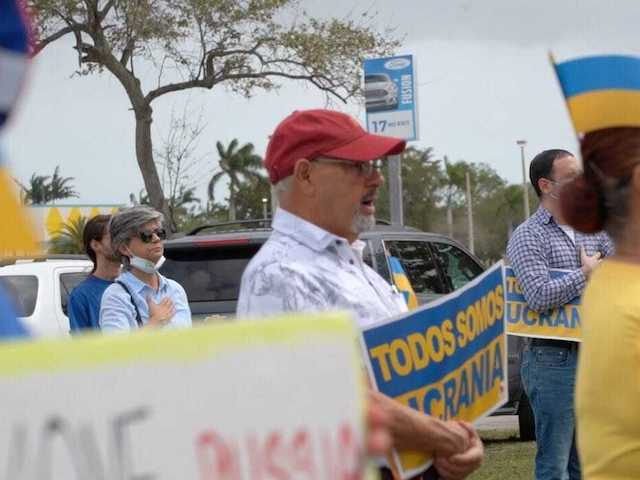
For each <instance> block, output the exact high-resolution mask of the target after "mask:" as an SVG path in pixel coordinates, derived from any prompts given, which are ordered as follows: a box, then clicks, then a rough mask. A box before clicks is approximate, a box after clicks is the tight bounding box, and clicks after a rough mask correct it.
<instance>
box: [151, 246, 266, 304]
mask: <svg viewBox="0 0 640 480" xmlns="http://www.w3.org/2000/svg"><path fill="white" fill-rule="evenodd" d="M259 248H260V246H259V245H246V246H241V247H226V248H211V249H207V248H198V249H190V248H185V249H180V250H174V251H167V252H165V255H166V257H167V261H166V262H165V263H164V265H163V266H162V268H161V272H162V274H163V275H165V276H166V277H168V278H171V279H173V280H175V281H176V282H178V283H179V284H180V285H182V287H183V288H184V289H185V291H186V292H187V298H188V299H189V302H215V301H228V300H237V299H238V293H239V291H240V280H241V278H242V273H243V272H244V269H245V268H246V267H247V264H248V263H249V261H250V260H251V258H253V256H254V255H255V254H256V252H257V251H258V249H259Z"/></svg>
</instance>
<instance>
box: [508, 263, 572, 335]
mask: <svg viewBox="0 0 640 480" xmlns="http://www.w3.org/2000/svg"><path fill="white" fill-rule="evenodd" d="M549 272H550V275H551V278H552V279H553V278H559V277H561V276H563V275H566V274H567V273H569V271H568V270H558V269H552V270H549ZM504 276H505V280H506V295H505V299H506V319H507V333H508V334H509V335H521V336H524V337H536V338H557V339H561V340H573V341H576V342H579V341H580V340H581V338H582V334H581V332H580V328H581V327H580V297H576V298H574V299H573V300H571V301H570V302H569V303H566V304H565V305H563V306H562V307H559V308H554V309H553V310H549V311H548V312H544V313H539V312H536V311H533V310H531V309H529V306H528V305H527V301H526V300H525V298H524V295H523V293H522V290H521V288H520V285H519V284H518V279H517V278H516V275H515V272H514V271H513V269H512V268H511V267H505V275H504Z"/></svg>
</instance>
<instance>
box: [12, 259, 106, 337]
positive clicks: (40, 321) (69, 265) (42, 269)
mask: <svg viewBox="0 0 640 480" xmlns="http://www.w3.org/2000/svg"><path fill="white" fill-rule="evenodd" d="M92 266H93V264H92V263H91V261H89V260H88V259H87V257H85V256H84V255H51V256H48V257H42V258H39V257H38V258H20V259H10V260H2V261H0V285H1V286H2V288H4V289H5V290H6V292H7V293H8V294H9V295H10V296H11V297H12V298H13V299H14V300H15V301H16V303H17V305H16V306H17V308H18V314H19V315H20V316H21V317H20V318H21V320H22V321H23V322H24V325H25V326H26V327H27V328H28V329H29V331H30V332H31V333H32V334H33V335H34V336H47V337H64V336H68V335H69V317H68V316H67V303H68V300H69V294H70V293H71V290H73V288H74V287H75V286H76V285H78V284H79V283H80V282H82V281H83V280H84V279H85V278H87V276H88V275H89V273H90V272H91V268H92Z"/></svg>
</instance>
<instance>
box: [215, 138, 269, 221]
mask: <svg viewBox="0 0 640 480" xmlns="http://www.w3.org/2000/svg"><path fill="white" fill-rule="evenodd" d="M216 148H217V149H218V155H219V157H220V159H219V160H218V165H219V167H220V171H219V172H217V173H215V174H214V175H213V177H211V180H210V181H209V186H208V189H207V190H208V194H209V199H210V200H212V201H213V199H214V191H215V187H216V185H217V184H218V183H219V182H220V180H221V179H222V178H223V177H225V176H227V177H228V178H229V220H230V221H233V220H235V219H236V193H237V192H238V189H239V188H240V186H241V185H242V183H243V181H246V180H249V179H252V178H254V179H262V178H264V177H263V176H262V175H261V173H260V169H261V168H262V158H261V157H260V155H257V154H256V153H254V146H253V144H252V143H245V144H244V145H243V146H241V147H240V148H238V140H237V139H235V138H234V139H233V140H232V141H231V143H229V146H228V147H227V148H226V149H225V148H224V146H223V145H222V143H220V142H216Z"/></svg>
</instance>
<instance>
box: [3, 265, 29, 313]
mask: <svg viewBox="0 0 640 480" xmlns="http://www.w3.org/2000/svg"><path fill="white" fill-rule="evenodd" d="M0 286H2V288H4V289H5V291H6V292H7V293H8V294H9V295H10V296H11V298H12V299H14V301H15V304H16V308H17V310H18V315H19V316H21V317H30V316H31V315H33V311H34V310H35V308H36V300H37V299H38V277H36V276H35V275H3V276H0Z"/></svg>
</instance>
